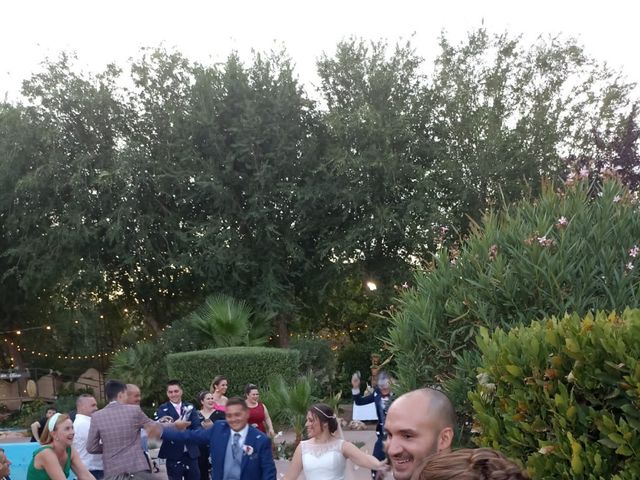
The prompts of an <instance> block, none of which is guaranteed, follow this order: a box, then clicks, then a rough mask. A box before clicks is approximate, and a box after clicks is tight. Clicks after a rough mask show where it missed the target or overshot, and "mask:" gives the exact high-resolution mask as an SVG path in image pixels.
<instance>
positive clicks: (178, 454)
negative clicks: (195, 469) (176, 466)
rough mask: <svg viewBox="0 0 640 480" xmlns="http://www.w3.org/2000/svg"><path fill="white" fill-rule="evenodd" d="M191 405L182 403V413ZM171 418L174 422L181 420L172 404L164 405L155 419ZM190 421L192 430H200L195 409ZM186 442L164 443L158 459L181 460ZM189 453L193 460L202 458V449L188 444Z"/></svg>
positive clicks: (157, 412)
mask: <svg viewBox="0 0 640 480" xmlns="http://www.w3.org/2000/svg"><path fill="white" fill-rule="evenodd" d="M188 405H191V404H190V403H187V402H182V411H183V412H184V409H185V407H187V406H188ZM166 416H169V417H171V418H173V419H174V420H177V419H178V418H180V417H179V416H178V412H176V409H175V408H173V405H172V404H171V402H166V403H163V404H162V405H160V406H159V407H158V410H156V415H155V419H156V420H158V419H160V418H162V417H166ZM189 420H190V421H191V425H190V426H189V428H190V429H191V430H195V429H198V428H200V417H199V416H198V411H197V410H196V409H195V408H194V409H193V410H191V415H189ZM184 447H185V442H184V441H182V442H181V441H169V442H162V446H161V447H160V452H158V458H166V459H167V460H181V459H182V455H183V453H184ZM187 452H188V453H189V456H190V457H191V458H197V457H199V456H200V449H199V448H198V447H197V446H195V445H188V444H187Z"/></svg>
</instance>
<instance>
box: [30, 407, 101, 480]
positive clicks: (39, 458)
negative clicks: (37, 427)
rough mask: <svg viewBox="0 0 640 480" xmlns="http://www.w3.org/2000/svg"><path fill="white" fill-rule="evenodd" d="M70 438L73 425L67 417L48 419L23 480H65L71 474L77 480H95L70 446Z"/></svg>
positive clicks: (58, 416)
mask: <svg viewBox="0 0 640 480" xmlns="http://www.w3.org/2000/svg"><path fill="white" fill-rule="evenodd" d="M73 435H74V433H73V423H72V422H71V419H70V418H69V415H64V414H61V413H56V414H55V415H52V416H51V418H49V420H47V424H46V426H45V427H44V431H43V432H42V436H41V437H40V443H41V444H42V446H41V447H40V448H38V449H37V450H36V451H35V452H33V459H32V460H31V463H30V464H29V469H28V470H27V480H66V479H67V478H68V477H69V472H70V471H71V470H73V473H75V474H76V477H78V480H95V478H94V476H93V475H91V474H90V473H89V470H87V467H85V466H84V464H83V463H82V461H81V460H80V455H79V454H78V452H77V451H76V450H75V449H74V448H73V447H72V446H71V445H72V444H73Z"/></svg>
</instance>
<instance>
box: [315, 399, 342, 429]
mask: <svg viewBox="0 0 640 480" xmlns="http://www.w3.org/2000/svg"><path fill="white" fill-rule="evenodd" d="M309 413H311V415H313V416H314V417H316V418H317V419H318V420H319V421H320V423H321V424H327V426H328V427H329V433H335V432H336V430H338V419H337V418H336V414H335V413H334V412H333V409H332V408H331V407H330V406H329V405H327V404H326V403H316V404H315V405H311V407H310V408H309Z"/></svg>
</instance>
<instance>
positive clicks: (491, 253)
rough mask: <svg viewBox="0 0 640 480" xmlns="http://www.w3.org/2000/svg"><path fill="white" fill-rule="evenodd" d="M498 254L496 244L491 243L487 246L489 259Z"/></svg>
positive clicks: (494, 257)
mask: <svg viewBox="0 0 640 480" xmlns="http://www.w3.org/2000/svg"><path fill="white" fill-rule="evenodd" d="M497 256H498V245H496V244H493V245H491V247H489V260H491V261H493V260H495V259H496V257H497Z"/></svg>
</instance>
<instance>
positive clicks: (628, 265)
mask: <svg viewBox="0 0 640 480" xmlns="http://www.w3.org/2000/svg"><path fill="white" fill-rule="evenodd" d="M631 270H633V263H632V262H629V263H627V264H626V265H625V266H624V271H625V272H630V271H631Z"/></svg>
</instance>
